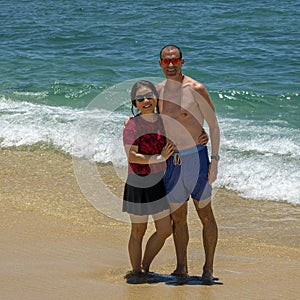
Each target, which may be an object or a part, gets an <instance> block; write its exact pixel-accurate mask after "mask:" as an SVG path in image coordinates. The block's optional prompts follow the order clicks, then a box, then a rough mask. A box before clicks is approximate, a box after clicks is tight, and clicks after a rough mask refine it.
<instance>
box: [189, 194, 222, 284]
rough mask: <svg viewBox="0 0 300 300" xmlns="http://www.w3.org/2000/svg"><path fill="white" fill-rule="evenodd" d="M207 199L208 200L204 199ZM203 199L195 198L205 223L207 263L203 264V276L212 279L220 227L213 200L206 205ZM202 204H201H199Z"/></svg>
mask: <svg viewBox="0 0 300 300" xmlns="http://www.w3.org/2000/svg"><path fill="white" fill-rule="evenodd" d="M202 201H204V203H205V201H206V200H202ZM202 201H200V202H199V201H196V200H194V205H195V208H196V210H197V213H198V216H199V218H200V220H201V222H202V225H203V231H202V236H203V246H204V251H205V263H204V266H203V273H202V277H203V278H204V279H206V280H212V275H213V264H214V255H215V250H216V246H217V240H218V227H217V223H216V220H215V217H214V214H213V211H212V207H211V202H210V201H209V202H208V204H207V205H206V206H204V207H203V206H202V205H201V204H203V203H201V202H202ZM199 204H200V206H199Z"/></svg>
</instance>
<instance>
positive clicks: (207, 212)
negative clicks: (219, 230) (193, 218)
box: [194, 200, 216, 226]
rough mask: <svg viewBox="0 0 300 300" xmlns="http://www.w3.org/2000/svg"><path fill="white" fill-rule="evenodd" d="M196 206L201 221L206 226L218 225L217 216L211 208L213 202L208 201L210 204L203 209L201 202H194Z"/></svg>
mask: <svg viewBox="0 0 300 300" xmlns="http://www.w3.org/2000/svg"><path fill="white" fill-rule="evenodd" d="M204 201H206V200H204ZM200 202H201V201H200ZM194 204H195V206H196V209H197V213H198V215H199V217H200V220H201V222H202V224H203V225H204V226H205V225H208V224H216V220H215V216H214V213H213V210H212V207H211V201H208V203H207V204H206V205H205V206H201V207H200V206H199V202H198V201H196V200H194Z"/></svg>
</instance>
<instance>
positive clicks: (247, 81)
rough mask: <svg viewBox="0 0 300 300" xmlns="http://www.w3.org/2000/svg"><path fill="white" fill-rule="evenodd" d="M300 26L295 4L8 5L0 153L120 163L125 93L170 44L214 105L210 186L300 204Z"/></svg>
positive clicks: (0, 30) (2, 35) (299, 7)
mask: <svg viewBox="0 0 300 300" xmlns="http://www.w3.org/2000/svg"><path fill="white" fill-rule="evenodd" d="M299 20H300V1H299V0H297V1H289V0H288V1H278V0H262V1H248V0H246V1H234V0H228V1H226V3H225V1H224V2H222V1H214V0H210V1H206V0H205V1H195V0H192V1H177V0H175V1H168V2H161V1H157V0H154V1H151V2H149V1H144V0H141V1H139V0H138V1H96V0H89V1H82V0H74V1H67V0H60V1H57V0H52V1H49V0H46V1H40V0H24V1H20V0H11V1H1V10H0V25H1V26H0V42H1V47H0V57H1V60H0V146H1V147H2V148H5V147H19V148H22V147H23V148H24V147H25V148H29V149H30V148H31V147H33V148H34V147H41V148H43V149H56V150H57V149H59V150H60V151H63V152H65V153H68V154H71V155H73V156H75V157H86V158H87V159H89V160H92V161H96V162H109V161H112V162H113V163H116V164H121V165H122V164H125V163H126V162H125V156H124V153H123V152H122V144H121V141H120V136H121V133H122V127H123V121H124V120H125V119H126V118H127V117H128V116H129V115H130V114H131V113H130V105H129V89H130V85H131V84H132V83H133V82H134V81H135V80H136V79H137V78H155V80H159V78H162V77H163V74H162V73H161V70H160V68H159V65H158V59H159V51H160V49H161V47H162V46H164V45H165V44H168V43H174V44H176V45H178V46H179V47H181V49H182V51H183V55H184V58H185V66H184V73H185V74H187V75H189V76H191V77H193V78H195V79H197V80H199V81H200V82H202V83H204V84H205V85H206V87H207V89H208V91H209V93H210V95H211V97H212V99H213V101H214V104H215V107H216V112H217V115H218V119H219V122H220V127H221V153H220V154H221V157H222V160H221V162H220V171H219V172H220V174H219V178H218V180H217V182H216V183H215V186H216V187H225V188H228V189H231V190H234V191H236V192H237V193H239V194H240V195H242V196H245V197H250V198H253V199H257V200H259V199H267V200H276V201H287V202H289V203H291V204H300V117H299V113H300V95H299V94H300V42H299V41H300V29H299V28H300V27H299ZM95 99H97V105H94V104H95ZM107 116H109V118H107ZM78 124H79V125H78ZM79 127H80V134H79V129H78V128H79ZM82 129H83V131H84V134H82V132H83V131H82Z"/></svg>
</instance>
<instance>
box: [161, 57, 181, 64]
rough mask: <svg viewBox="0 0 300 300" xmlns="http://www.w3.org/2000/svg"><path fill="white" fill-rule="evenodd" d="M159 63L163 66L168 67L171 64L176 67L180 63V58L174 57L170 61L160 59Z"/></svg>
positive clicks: (168, 59)
mask: <svg viewBox="0 0 300 300" xmlns="http://www.w3.org/2000/svg"><path fill="white" fill-rule="evenodd" d="M160 61H161V63H162V64H163V65H169V64H170V62H172V64H173V65H178V64H179V63H180V61H181V58H179V57H175V58H171V59H170V58H162V59H161V60H160Z"/></svg>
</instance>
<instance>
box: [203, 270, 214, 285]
mask: <svg viewBox="0 0 300 300" xmlns="http://www.w3.org/2000/svg"><path fill="white" fill-rule="evenodd" d="M201 281H202V283H203V284H205V285H212V284H214V277H213V275H212V272H210V271H203V273H202V276H201Z"/></svg>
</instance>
